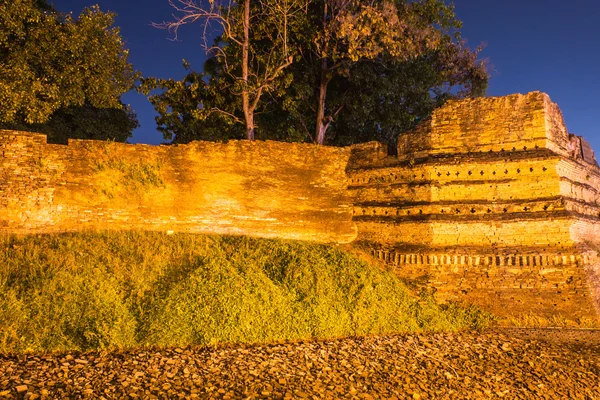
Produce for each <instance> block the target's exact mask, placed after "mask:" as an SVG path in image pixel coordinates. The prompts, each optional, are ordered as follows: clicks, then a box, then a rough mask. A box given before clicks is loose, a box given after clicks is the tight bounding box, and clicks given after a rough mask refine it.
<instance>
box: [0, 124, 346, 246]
mask: <svg viewBox="0 0 600 400" xmlns="http://www.w3.org/2000/svg"><path fill="white" fill-rule="evenodd" d="M349 154H350V152H349V149H341V148H331V147H322V146H315V145H310V144H291V143H279V142H271V141H267V142H254V143H253V142H247V141H233V142H229V143H227V144H220V143H208V142H194V143H191V144H189V145H179V146H149V145H129V144H122V143H110V142H98V141H87V140H72V141H69V145H68V146H63V145H52V144H46V137H45V136H44V135H39V134H31V133H24V132H12V131H0V232H7V233H8V232H10V233H42V232H62V231H75V230H85V229H148V230H162V231H175V232H197V233H222V234H243V235H253V236H262V237H280V238H290V239H302V240H316V241H321V242H343V243H345V242H350V241H352V240H353V239H354V237H355V236H356V229H355V226H354V224H353V222H352V220H351V218H352V217H351V203H350V199H349V197H348V195H347V193H346V176H345V173H344V169H345V167H346V164H347V161H348V157H349Z"/></svg>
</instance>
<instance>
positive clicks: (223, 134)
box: [138, 60, 247, 143]
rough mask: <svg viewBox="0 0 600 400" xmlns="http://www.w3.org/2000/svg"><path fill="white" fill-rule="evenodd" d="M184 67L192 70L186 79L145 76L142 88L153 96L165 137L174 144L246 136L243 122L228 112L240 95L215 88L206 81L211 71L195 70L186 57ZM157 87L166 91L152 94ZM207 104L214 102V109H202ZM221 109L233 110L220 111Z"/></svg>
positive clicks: (151, 98)
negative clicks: (207, 110)
mask: <svg viewBox="0 0 600 400" xmlns="http://www.w3.org/2000/svg"><path fill="white" fill-rule="evenodd" d="M209 64H210V63H208V64H207V67H208V65H209ZM183 66H184V68H185V69H186V70H187V71H188V73H187V75H186V76H185V77H184V78H183V79H182V80H176V79H157V78H143V79H142V80H141V84H140V86H139V88H138V89H139V90H140V91H142V92H144V93H146V95H149V96H148V99H149V100H150V103H152V105H153V106H154V108H155V109H156V111H157V112H158V116H157V117H156V123H157V125H158V130H159V131H160V132H162V134H163V137H164V138H165V139H166V140H169V141H171V143H188V142H190V141H192V140H199V139H200V140H209V141H221V140H229V139H243V138H244V137H246V134H247V133H246V132H245V131H244V129H243V125H242V124H240V123H238V122H239V121H238V120H237V119H235V118H231V117H230V116H229V115H228V114H229V113H234V112H235V108H236V107H237V106H239V97H238V98H236V96H235V95H233V94H231V93H230V92H228V91H220V90H215V88H214V87H211V86H210V85H209V84H207V83H206V82H205V79H208V78H209V76H208V74H206V73H199V72H196V71H194V70H192V69H191V66H190V65H189V64H188V63H187V62H186V61H185V60H184V62H183ZM155 89H160V90H162V92H161V93H160V94H150V93H151V92H152V91H153V90H155ZM205 104H210V105H211V107H212V111H210V112H205V110H202V107H203V106H204V105H205ZM217 109H218V110H229V111H227V112H216V111H215V110H217Z"/></svg>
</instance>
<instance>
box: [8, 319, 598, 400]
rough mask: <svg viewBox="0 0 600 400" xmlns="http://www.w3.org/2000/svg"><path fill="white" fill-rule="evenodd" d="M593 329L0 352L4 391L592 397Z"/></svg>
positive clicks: (118, 395)
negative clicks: (5, 353)
mask: <svg viewBox="0 0 600 400" xmlns="http://www.w3.org/2000/svg"><path fill="white" fill-rule="evenodd" d="M599 334H600V331H583V332H582V331H571V332H564V334H561V332H560V331H559V332H551V333H548V332H528V331H523V330H519V331H502V330H498V331H484V332H461V333H446V334H404V335H393V336H371V337H354V338H344V339H336V340H327V341H309V342H296V343H276V344H267V345H255V346H239V345H238V346H235V345H234V346H219V347H215V348H198V347H190V348H185V349H178V348H176V349H136V350H131V351H121V352H89V353H72V354H29V355H19V356H0V398H3V399H22V398H25V399H27V398H29V399H40V398H41V399H48V398H50V399H67V398H68V399H77V398H89V399H101V398H106V399H124V398H128V399H136V398H141V399H177V398H182V399H183V398H185V399H194V398H201V399H305V398H306V399H477V400H481V399H497V398H504V399H582V400H584V399H585V400H594V399H600V391H598V387H599V385H600V335H599Z"/></svg>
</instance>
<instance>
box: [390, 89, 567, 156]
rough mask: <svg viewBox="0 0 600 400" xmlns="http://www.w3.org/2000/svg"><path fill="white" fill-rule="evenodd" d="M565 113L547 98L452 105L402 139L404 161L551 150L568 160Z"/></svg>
mask: <svg viewBox="0 0 600 400" xmlns="http://www.w3.org/2000/svg"><path fill="white" fill-rule="evenodd" d="M568 144H569V133H568V131H567V129H566V127H565V123H564V120H563V116H562V113H561V111H560V109H559V107H558V106H557V105H556V104H555V103H553V102H552V101H551V100H550V97H549V96H548V95H547V94H545V93H541V92H531V93H527V94H513V95H509V96H503V97H485V98H476V99H467V100H456V101H449V102H448V103H446V105H444V106H443V107H441V108H439V109H437V110H435V111H434V112H433V114H432V115H431V118H429V119H428V120H427V121H425V122H423V123H422V124H421V125H420V126H418V127H417V128H416V129H414V130H413V131H410V132H407V133H404V134H401V135H400V137H399V140H398V156H399V158H401V159H403V158H404V159H407V158H419V157H426V156H432V155H437V154H456V153H472V152H490V151H491V152H495V151H519V150H528V149H529V150H532V149H549V150H552V151H553V152H555V153H558V154H561V155H568Z"/></svg>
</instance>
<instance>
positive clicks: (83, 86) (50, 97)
mask: <svg viewBox="0 0 600 400" xmlns="http://www.w3.org/2000/svg"><path fill="white" fill-rule="evenodd" d="M113 21H114V14H111V13H103V12H101V11H100V10H99V9H98V7H97V6H95V7H92V8H87V9H85V10H84V11H83V12H82V13H81V15H80V16H79V18H77V19H73V17H72V16H71V15H70V14H60V13H57V12H56V11H54V10H53V9H52V8H51V7H50V6H48V3H47V2H46V1H44V0H13V1H9V2H1V3H0V124H1V126H2V127H4V128H13V129H14V128H19V129H25V130H41V131H43V132H45V133H48V134H49V140H50V141H58V142H64V141H65V140H66V138H67V137H81V136H85V137H93V138H111V139H115V140H125V139H126V138H127V137H129V136H130V135H131V131H132V129H134V128H135V127H136V126H137V120H136V119H135V116H134V114H133V113H132V111H131V110H129V109H127V108H126V107H125V106H124V105H123V104H122V103H121V101H120V97H121V94H122V93H124V92H126V91H128V90H130V89H131V88H133V86H134V83H135V80H136V79H137V75H138V74H137V73H136V72H135V71H134V70H133V68H132V66H131V64H130V63H128V61H127V57H128V52H127V50H125V49H124V47H123V42H122V39H121V36H120V33H119V29H118V28H115V27H111V26H112V25H113ZM108 128H113V129H114V130H112V131H111V130H110V129H108ZM71 129H76V130H79V132H76V131H71ZM103 131H104V132H103Z"/></svg>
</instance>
